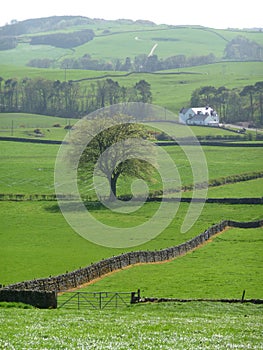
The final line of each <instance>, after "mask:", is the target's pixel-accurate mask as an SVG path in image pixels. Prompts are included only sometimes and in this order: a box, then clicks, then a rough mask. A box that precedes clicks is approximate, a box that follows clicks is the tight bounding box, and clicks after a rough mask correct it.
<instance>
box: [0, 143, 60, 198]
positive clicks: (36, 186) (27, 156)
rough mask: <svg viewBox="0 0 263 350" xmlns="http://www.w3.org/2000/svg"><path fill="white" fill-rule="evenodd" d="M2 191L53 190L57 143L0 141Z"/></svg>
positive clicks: (31, 191) (48, 191)
mask: <svg viewBox="0 0 263 350" xmlns="http://www.w3.org/2000/svg"><path fill="white" fill-rule="evenodd" d="M0 147H1V153H0V159H1V162H0V174H1V175H0V192H1V193H47V194H48V193H54V179H53V178H54V165H55V159H56V155H57V152H58V149H59V146H57V145H44V144H31V143H22V142H5V141H1V143H0Z"/></svg>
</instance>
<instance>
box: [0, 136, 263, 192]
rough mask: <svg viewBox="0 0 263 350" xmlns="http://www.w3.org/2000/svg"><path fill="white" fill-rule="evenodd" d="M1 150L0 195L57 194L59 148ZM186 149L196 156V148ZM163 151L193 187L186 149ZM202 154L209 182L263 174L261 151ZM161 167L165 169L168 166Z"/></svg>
mask: <svg viewBox="0 0 263 350" xmlns="http://www.w3.org/2000/svg"><path fill="white" fill-rule="evenodd" d="M0 146H1V154H0V159H1V163H0V169H1V177H0V193H24V194H49V193H54V179H53V177H54V164H55V159H56V155H57V152H58V149H59V146H58V145H43V144H31V143H21V142H12V143H10V142H5V141H1V145H0ZM187 147H188V150H190V151H191V152H193V155H194V154H195V153H194V152H195V148H194V147H191V146H187ZM164 150H165V152H167V154H168V155H169V156H170V157H171V158H172V159H173V160H174V162H175V164H176V166H177V168H178V171H179V173H180V177H181V182H182V184H183V185H190V184H191V183H192V181H193V175H192V171H191V164H190V163H189V161H188V160H187V159H186V156H185V154H184V151H183V149H181V148H180V147H176V146H166V147H164ZM203 151H204V154H205V157H206V160H207V164H208V171H209V179H218V178H220V177H224V176H229V175H237V174H241V173H251V172H253V171H260V170H262V162H261V158H262V148H261V147H255V148H253V147H252V148H250V147H213V146H203ZM240 154H242V157H240ZM233 160H234V162H233ZM160 166H165V163H164V164H160ZM201 166H205V164H203V165H201ZM160 186H161V184H160V183H156V184H154V188H153V189H156V190H157V189H160ZM127 191H128V193H130V189H129V186H127V183H126V180H125V179H122V180H120V194H125V193H127Z"/></svg>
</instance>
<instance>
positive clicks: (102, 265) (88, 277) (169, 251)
mask: <svg viewBox="0 0 263 350" xmlns="http://www.w3.org/2000/svg"><path fill="white" fill-rule="evenodd" d="M261 226H263V220H259V221H253V222H236V221H231V220H225V221H222V222H220V223H219V224H216V225H213V226H212V227H210V228H209V229H207V230H206V231H204V232H203V233H201V234H199V235H198V236H196V237H194V238H192V239H190V240H189V241H187V242H185V243H182V244H180V245H177V246H174V247H170V248H166V249H162V250H158V251H136V252H128V253H125V254H121V255H118V256H114V257H111V258H108V259H104V260H101V261H99V262H97V263H94V264H91V265H89V266H87V267H85V268H81V269H79V270H76V271H72V272H69V273H65V274H62V275H59V276H54V277H49V278H41V279H35V280H31V281H25V282H20V283H16V284H12V285H9V286H7V287H5V288H4V290H31V291H55V292H61V291H66V290H69V289H72V288H75V287H78V286H80V285H82V284H84V283H87V282H90V281H93V280H94V279H96V278H99V277H101V276H104V275H105V274H107V273H109V272H112V271H116V270H119V269H122V268H124V267H127V266H130V265H134V264H139V263H153V262H161V261H166V260H171V259H174V258H176V257H178V256H180V255H183V254H186V253H187V252H189V251H191V250H193V249H194V248H196V247H198V246H199V245H201V244H203V243H204V242H206V241H207V240H209V238H210V237H212V236H214V235H215V234H217V233H219V232H221V231H223V230H224V229H225V228H226V227H240V228H256V227H261Z"/></svg>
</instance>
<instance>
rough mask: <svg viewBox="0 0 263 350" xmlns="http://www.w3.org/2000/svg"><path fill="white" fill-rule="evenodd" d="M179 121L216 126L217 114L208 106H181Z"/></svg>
mask: <svg viewBox="0 0 263 350" xmlns="http://www.w3.org/2000/svg"><path fill="white" fill-rule="evenodd" d="M179 121H180V123H182V124H187V125H206V126H218V125H219V116H218V114H217V112H216V111H215V110H214V109H213V108H211V107H209V106H206V107H191V108H182V109H181V110H180V113H179Z"/></svg>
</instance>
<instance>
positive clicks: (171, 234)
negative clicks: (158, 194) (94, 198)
mask: <svg viewBox="0 0 263 350" xmlns="http://www.w3.org/2000/svg"><path fill="white" fill-rule="evenodd" d="M171 206H173V204H172V203H171ZM0 208H1V210H0V221H1V234H0V239H1V246H0V266H1V270H0V283H2V284H8V283H12V282H18V281H21V280H28V279H32V278H38V277H47V276H49V275H57V274H60V273H64V272H65V271H71V270H74V269H78V268H79V267H80V266H82V267H83V266H87V265H88V264H90V263H91V262H95V261H99V260H101V259H103V258H106V257H110V256H112V255H117V254H121V253H122V252H124V251H128V250H138V249H149V250H154V249H161V248H166V247H169V246H174V245H177V244H180V243H182V242H185V241H187V240H188V239H190V238H192V237H194V236H196V235H198V234H200V233H201V232H203V231H204V230H205V229H207V228H208V227H210V226H211V225H212V224H213V223H216V222H219V221H221V220H224V219H233V220H244V221H245V220H257V219H260V218H261V217H262V209H261V207H260V206H259V205H258V206H252V205H217V204H209V205H205V207H204V210H203V212H202V214H201V216H200V217H199V219H198V220H197V222H196V223H195V224H194V226H193V227H192V228H191V229H190V230H189V231H187V232H186V233H181V225H182V223H183V220H184V217H185V215H186V211H187V209H188V204H186V203H181V205H180V208H179V211H178V212H177V214H176V216H175V218H174V219H173V221H172V222H171V223H170V225H169V226H168V227H167V228H166V229H165V230H164V231H163V232H162V233H161V234H160V235H159V236H157V237H156V238H155V239H153V240H151V241H149V242H147V243H145V244H143V245H141V246H139V247H133V248H131V249H127V248H126V249H110V248H106V247H102V246H98V245H95V244H93V243H91V242H89V241H87V240H85V239H84V238H81V237H80V236H79V235H78V234H77V233H75V232H74V231H73V229H72V228H71V227H70V226H69V225H68V223H67V222H66V220H65V219H64V217H63V216H62V214H61V213H60V211H59V209H58V207H57V205H56V203H55V202H0ZM157 208H158V203H146V204H145V205H144V206H143V208H142V209H141V210H139V211H136V212H134V213H131V214H129V215H125V214H119V213H114V212H111V211H110V210H106V209H105V210H103V209H102V208H101V207H97V208H96V207H95V208H93V209H90V212H91V214H92V215H94V216H95V217H96V219H97V220H98V221H99V222H103V223H105V224H107V225H113V226H115V227H116V226H121V227H127V226H131V225H135V226H136V225H138V224H141V223H142V222H144V221H145V220H149V218H151V216H152V215H153V213H155V211H156V209H157ZM162 215H163V216H162ZM162 215H160V220H163V219H166V217H165V213H163V214H162ZM135 287H136V288H137V287H140V285H137V283H135V285H134V288H135ZM123 288H125V286H124V285H123V286H122V285H121V286H120V287H119V288H117V290H122V289H123Z"/></svg>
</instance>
